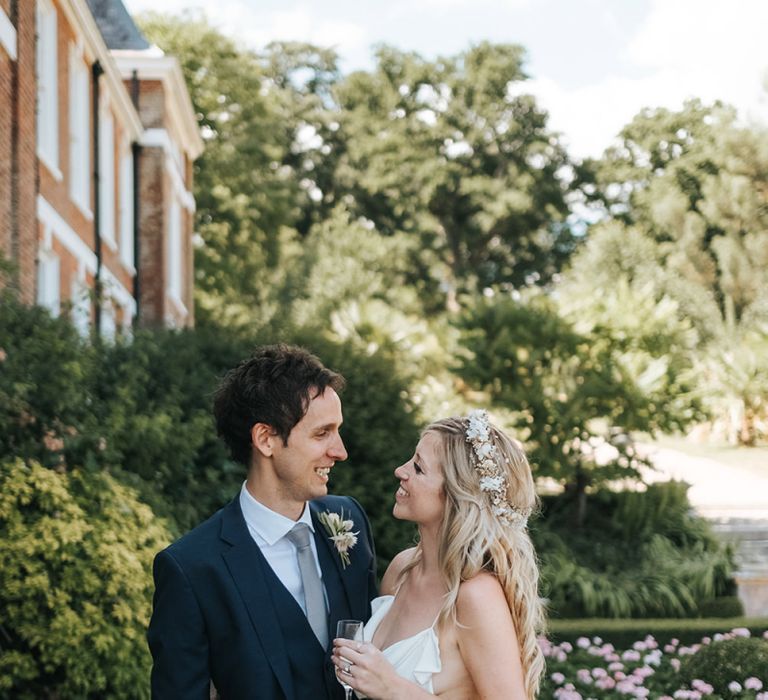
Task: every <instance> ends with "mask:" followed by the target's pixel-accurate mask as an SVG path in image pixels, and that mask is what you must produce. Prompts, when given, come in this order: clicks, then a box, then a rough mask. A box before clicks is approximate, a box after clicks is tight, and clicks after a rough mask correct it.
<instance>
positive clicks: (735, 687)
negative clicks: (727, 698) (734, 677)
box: [728, 681, 741, 693]
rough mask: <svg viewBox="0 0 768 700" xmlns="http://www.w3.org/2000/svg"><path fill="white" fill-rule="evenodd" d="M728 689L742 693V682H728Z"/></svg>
mask: <svg viewBox="0 0 768 700" xmlns="http://www.w3.org/2000/svg"><path fill="white" fill-rule="evenodd" d="M728 690H730V691H731V692H732V693H740V692H741V683H739V682H738V681H731V682H730V683H729V684H728Z"/></svg>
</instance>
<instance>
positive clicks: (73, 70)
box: [69, 45, 93, 219]
mask: <svg viewBox="0 0 768 700" xmlns="http://www.w3.org/2000/svg"><path fill="white" fill-rule="evenodd" d="M90 87H91V86H90V81H89V75H88V67H87V66H86V64H85V62H84V61H83V57H82V54H81V52H80V51H79V50H78V49H77V48H76V47H75V46H74V45H73V46H71V47H70V51H69V194H70V197H71V198H72V201H73V202H74V203H75V204H76V205H77V206H78V208H79V209H80V210H81V211H82V212H83V214H84V215H85V216H86V218H88V219H92V218H93V212H92V211H91V201H90V200H91V179H90V171H91V140H90V135H91V133H90V109H89V107H90Z"/></svg>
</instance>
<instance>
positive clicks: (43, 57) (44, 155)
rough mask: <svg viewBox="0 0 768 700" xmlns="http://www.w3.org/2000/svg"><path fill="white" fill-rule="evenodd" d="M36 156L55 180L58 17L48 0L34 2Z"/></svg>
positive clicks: (56, 163)
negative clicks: (35, 28)
mask: <svg viewBox="0 0 768 700" xmlns="http://www.w3.org/2000/svg"><path fill="white" fill-rule="evenodd" d="M36 21H37V155H38V157H39V158H40V160H41V162H42V163H43V164H44V165H45V166H46V167H47V168H48V170H49V171H50V172H51V174H52V175H53V176H54V178H55V179H57V180H62V179H63V175H62V174H61V170H59V65H58V63H59V47H58V18H57V15H56V8H55V7H54V6H53V3H52V2H51V0H37V11H36Z"/></svg>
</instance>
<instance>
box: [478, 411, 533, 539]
mask: <svg viewBox="0 0 768 700" xmlns="http://www.w3.org/2000/svg"><path fill="white" fill-rule="evenodd" d="M466 436H467V442H469V443H472V451H473V453H474V458H475V460H474V461H475V471H476V472H477V474H478V477H479V481H480V490H481V491H483V493H485V494H487V496H488V499H489V500H490V502H491V509H492V510H493V514H494V515H496V516H497V517H499V518H501V519H502V520H504V521H506V522H507V523H509V524H510V525H512V526H513V527H517V528H520V529H521V530H522V529H523V528H525V526H526V525H527V524H528V514H527V513H522V512H520V510H518V509H517V508H515V507H514V506H513V505H511V504H510V502H509V498H508V494H507V487H508V485H507V477H506V476H505V475H504V472H503V471H502V470H501V468H500V467H499V465H498V464H497V462H496V457H497V456H498V450H497V449H496V446H495V445H494V444H493V441H492V439H491V425H490V423H489V422H488V412H487V411H484V410H482V409H478V410H475V411H472V412H471V413H470V414H469V416H467V431H466Z"/></svg>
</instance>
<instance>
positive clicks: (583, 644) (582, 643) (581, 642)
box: [576, 637, 590, 649]
mask: <svg viewBox="0 0 768 700" xmlns="http://www.w3.org/2000/svg"><path fill="white" fill-rule="evenodd" d="M589 645H590V641H589V640H588V639H587V638H586V637H579V638H578V639H577V640H576V646H577V647H579V649H586V648H587V647H588V646H589Z"/></svg>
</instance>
